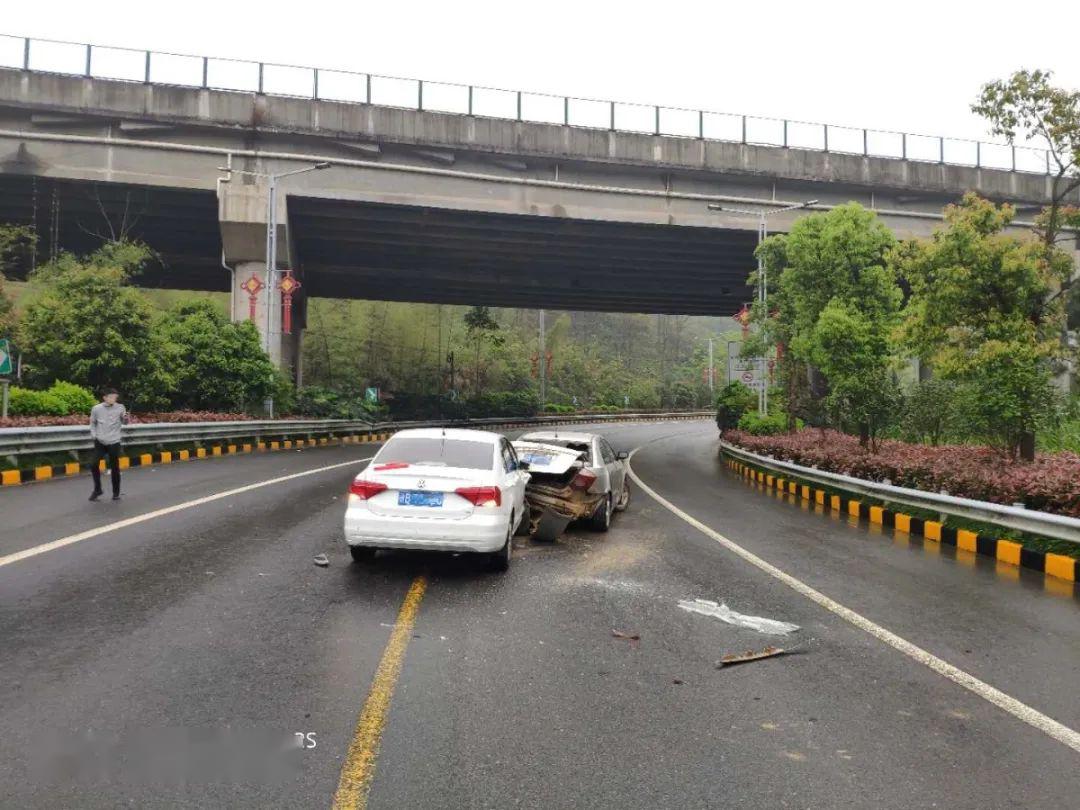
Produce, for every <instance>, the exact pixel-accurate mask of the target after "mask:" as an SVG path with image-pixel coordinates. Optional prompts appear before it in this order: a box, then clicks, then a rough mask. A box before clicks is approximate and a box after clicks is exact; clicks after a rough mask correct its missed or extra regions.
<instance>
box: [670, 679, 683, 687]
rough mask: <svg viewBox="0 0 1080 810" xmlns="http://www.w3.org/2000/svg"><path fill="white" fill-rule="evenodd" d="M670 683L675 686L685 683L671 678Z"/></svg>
mask: <svg viewBox="0 0 1080 810" xmlns="http://www.w3.org/2000/svg"><path fill="white" fill-rule="evenodd" d="M671 682H672V683H673V684H675V685H676V686H679V685H681V684H684V683H686V681H684V680H683V679H682V678H672V679H671Z"/></svg>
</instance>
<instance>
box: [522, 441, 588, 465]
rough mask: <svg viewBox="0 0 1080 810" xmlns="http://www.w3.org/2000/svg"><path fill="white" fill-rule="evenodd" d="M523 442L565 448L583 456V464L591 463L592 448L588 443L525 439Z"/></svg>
mask: <svg viewBox="0 0 1080 810" xmlns="http://www.w3.org/2000/svg"><path fill="white" fill-rule="evenodd" d="M524 441H529V442H536V443H537V444H553V445H555V446H556V447H566V448H567V449H569V450H577V451H579V452H581V453H584V454H585V462H586V463H591V462H592V448H591V447H589V442H574V441H570V440H569V439H525V440H524Z"/></svg>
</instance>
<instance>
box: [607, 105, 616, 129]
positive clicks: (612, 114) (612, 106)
mask: <svg viewBox="0 0 1080 810" xmlns="http://www.w3.org/2000/svg"><path fill="white" fill-rule="evenodd" d="M608 105H609V107H610V113H611V121H610V123H609V124H608V129H610V130H611V131H612V132H614V131H615V102H614V101H609V102H608Z"/></svg>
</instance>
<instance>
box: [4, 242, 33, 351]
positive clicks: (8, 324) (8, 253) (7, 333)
mask: <svg viewBox="0 0 1080 810" xmlns="http://www.w3.org/2000/svg"><path fill="white" fill-rule="evenodd" d="M34 238H35V236H34V230H33V229H32V228H29V227H26V226H22V225H0V338H5V337H6V338H10V337H14V335H15V326H16V317H15V304H14V303H13V302H12V300H11V298H10V296H8V294H7V292H6V291H5V290H4V277H5V276H7V275H9V274H10V273H11V271H12V270H13V269H15V267H16V266H17V265H18V264H19V262H20V260H21V259H22V258H23V256H24V254H25V253H27V252H28V251H29V250H30V248H31V247H32V245H33V243H34Z"/></svg>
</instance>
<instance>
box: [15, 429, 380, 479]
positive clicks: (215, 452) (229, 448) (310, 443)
mask: <svg viewBox="0 0 1080 810" xmlns="http://www.w3.org/2000/svg"><path fill="white" fill-rule="evenodd" d="M390 435H391V434H390V433H389V432H387V433H358V434H355V435H353V434H350V435H348V436H333V437H330V436H322V437H320V438H307V437H305V438H300V439H273V440H269V441H261V440H254V439H253V440H247V441H243V440H238V441H230V442H228V443H227V444H214V445H209V446H206V447H196V448H195V449H192V450H159V451H157V452H154V453H139V454H137V455H132V456H120V469H121V470H127V469H130V468H132V467H148V466H150V465H152V464H174V463H178V462H182V461H196V460H198V459H202V458H221V457H223V456H235V455H243V454H244V453H264V452H273V451H275V450H301V449H305V448H308V447H330V446H334V445H343V444H366V443H375V442H384V441H386V440H387V439H389V438H390ZM98 468H99V469H100V470H102V471H103V472H104V471H105V470H106V469H107V468H106V465H105V461H104V460H102V461H101V462H100V463H99V465H98ZM88 472H90V465H89V464H87V463H82V462H78V461H69V462H67V463H66V464H52V465H44V466H40V467H29V468H26V469H20V470H3V471H0V486H17V485H19V484H29V483H33V482H35V481H49V480H51V479H53V478H65V477H68V476H73V475H80V474H82V473H88Z"/></svg>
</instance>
